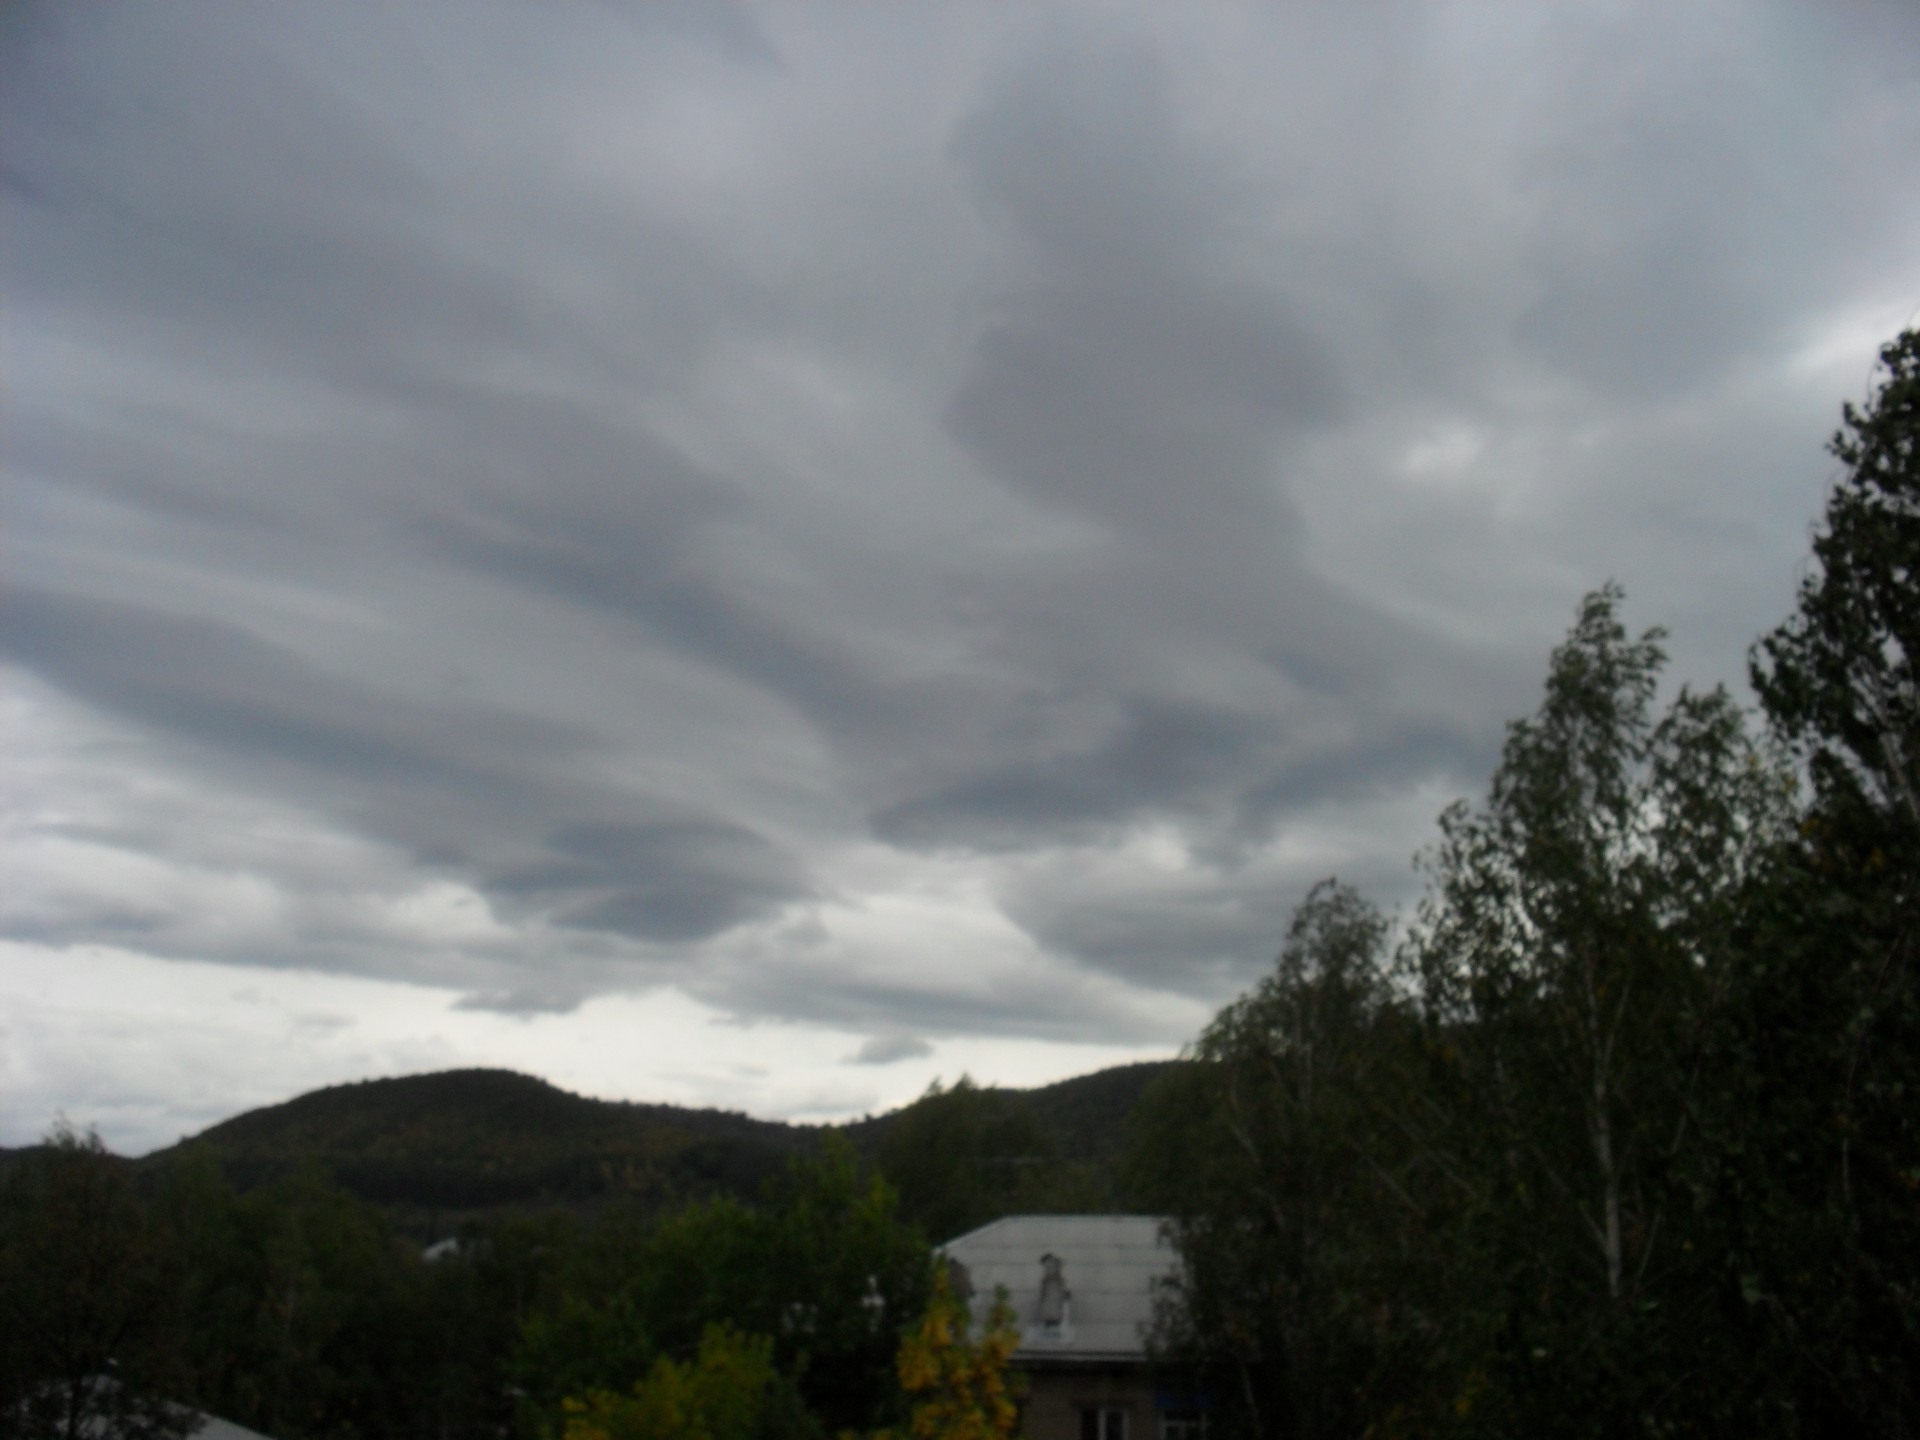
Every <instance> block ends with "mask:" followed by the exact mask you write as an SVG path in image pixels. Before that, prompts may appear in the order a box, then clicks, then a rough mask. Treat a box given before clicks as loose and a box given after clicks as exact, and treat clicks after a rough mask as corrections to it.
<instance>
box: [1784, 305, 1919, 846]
mask: <svg viewBox="0 0 1920 1440" xmlns="http://www.w3.org/2000/svg"><path fill="white" fill-rule="evenodd" d="M1880 363H1881V366H1882V368H1883V369H1884V370H1885V372H1886V377H1885V379H1884V380H1883V381H1882V382H1881V385H1880V388H1879V390H1878V391H1877V392H1876V393H1875V394H1874V396H1873V398H1872V399H1871V400H1869V401H1868V403H1867V406H1866V408H1865V409H1856V408H1855V407H1854V406H1853V405H1852V404H1851V403H1849V404H1847V405H1845V406H1843V407H1842V410H1841V420H1842V423H1841V428H1840V429H1839V430H1838V431H1836V432H1835V434H1834V436H1833V439H1832V441H1831V442H1830V445H1829V448H1830V449H1831V450H1832V452H1833V454H1834V455H1835V456H1836V457H1837V458H1838V459H1839V460H1840V462H1841V463H1842V464H1843V465H1845V466H1846V474H1845V476H1844V478H1842V479H1841V481H1840V482H1839V483H1838V484H1836V485H1835V486H1834V488H1833V491H1832V493H1831V494H1830V495H1829V497H1828V500H1827V513H1826V526H1825V529H1824V531H1823V532H1822V533H1820V534H1819V535H1817V536H1816V537H1815V538H1814V542H1813V553H1814V559H1815V562H1816V568H1815V569H1814V570H1813V571H1812V573H1810V574H1809V575H1808V576H1807V577H1806V578H1805V579H1804V580H1802V581H1801V584H1800V594H1799V603H1798V607H1797V610H1796V613H1795V614H1794V615H1793V616H1792V617H1791V618H1790V619H1789V620H1787V622H1786V623H1785V624H1783V625H1782V626H1780V628H1779V629H1777V630H1775V631H1774V632H1773V633H1772V634H1771V635H1768V636H1766V637H1765V638H1764V639H1763V640H1761V642H1760V643H1759V644H1758V645H1757V646H1756V647H1755V649H1754V654H1753V660H1752V676H1753V684H1754V688H1755V690H1757V691H1758V692H1759V694H1760V698H1761V702H1762V703H1763V704H1764V705H1765V707H1766V710H1767V714H1768V717H1769V718H1770V719H1771V720H1772V722H1773V724H1774V726H1775V728H1776V729H1777V730H1778V731H1779V733H1780V734H1781V735H1783V736H1784V737H1785V738H1786V739H1787V740H1789V741H1790V742H1791V743H1793V744H1794V745H1795V746H1796V747H1797V748H1798V749H1799V750H1800V752H1801V753H1802V754H1803V755H1804V756H1805V758H1806V760H1807V762H1808V767H1809V770H1810V772H1811V774H1812V777H1813V781H1814V786H1815V789H1816V792H1817V793H1818V794H1819V796H1820V797H1821V799H1822V801H1823V802H1824V803H1825V804H1826V806H1827V807H1828V808H1830V809H1838V810H1842V811H1853V812H1857V811H1860V810H1866V811H1869V812H1873V813H1877V814H1878V815H1879V816H1880V817H1881V818H1882V819H1883V820H1884V821H1885V822H1886V823H1887V824H1888V825H1889V826H1890V827H1891V828H1893V829H1895V830H1896V831H1904V832H1905V833H1906V834H1907V835H1908V836H1909V837H1911V835H1912V833H1913V832H1914V831H1916V830H1920V675H1916V670H1915V667H1916V664H1920V331H1915V330H1908V331H1906V332H1904V333H1903V334H1901V335H1900V336H1899V337H1898V338H1897V339H1895V340H1894V341H1892V342H1891V343H1890V344H1888V345H1887V346H1886V347H1885V348H1883V349H1882V350H1881V352H1880Z"/></svg>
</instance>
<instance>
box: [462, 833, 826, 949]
mask: <svg viewBox="0 0 1920 1440" xmlns="http://www.w3.org/2000/svg"><path fill="white" fill-rule="evenodd" d="M807 888H808V887H807V882H806V878H805V876H804V875H803V874H802V873H801V870H800V867H799V866H797V865H796V864H795V863H794V862H793V861H792V859H791V858H790V857H788V856H787V855H785V854H784V853H782V852H781V851H780V850H779V848H778V847H776V846H774V845H772V844H770V843H769V842H768V841H767V840H766V838H765V837H764V836H761V835H757V834H755V833H754V832H753V831H751V830H749V829H747V828H746V827H745V826H741V825H733V824H727V823H723V822H719V821H713V820H661V821H655V822H653V823H651V824H647V825H630V824H618V823H609V822H605V821H581V822H577V823H574V824H570V825H565V826H562V827H561V828H560V829H558V830H556V831H554V833H553V834H552V835H550V836H548V837H547V844H546V855H545V857H544V858H543V859H541V860H538V861H535V862H534V863H532V864H527V865H522V866H519V867H516V868H514V869H512V870H508V871H505V872H502V873H501V874H498V875H495V876H493V877H492V878H491V879H490V880H488V881H487V889H488V890H489V891H491V892H492V893H494V894H496V895H502V896H532V897H537V898H539V899H542V900H545V901H547V902H548V903H549V905H550V906H551V907H552V913H553V916H554V919H555V922H556V923H558V924H561V925H565V926H570V927H572V928H574V929H579V930H606V931H611V932H613V933H614V934H618V935H630V936H632V937H634V938H635V939H639V940H651V941H659V942H664V943H673V942H676V941H689V940H703V939H705V938H707V937H708V936H710V935H715V934H718V933H719V932H720V931H722V930H728V929H731V928H732V927H733V926H735V925H738V924H741V923H743V922H745V921H747V920H751V919H755V918H758V917H761V916H765V915H768V914H771V913H773V912H774V911H777V910H778V909H780V908H781V907H782V906H784V905H787V904H789V903H791V902H792V901H793V900H795V899H797V898H799V897H800V896H802V895H804V894H806V893H807Z"/></svg>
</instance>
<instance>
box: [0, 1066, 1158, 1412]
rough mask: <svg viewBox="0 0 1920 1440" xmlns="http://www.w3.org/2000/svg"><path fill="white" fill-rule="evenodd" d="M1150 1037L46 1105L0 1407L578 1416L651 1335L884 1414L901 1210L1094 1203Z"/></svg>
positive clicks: (15, 1196)
mask: <svg viewBox="0 0 1920 1440" xmlns="http://www.w3.org/2000/svg"><path fill="white" fill-rule="evenodd" d="M1166 1068H1167V1067H1165V1066H1137V1067H1124V1068H1122V1069H1120V1070H1116V1071H1109V1072H1103V1073H1102V1074H1101V1075H1098V1076H1088V1077H1085V1078H1084V1079H1081V1080H1077V1081H1068V1082H1064V1083H1063V1084H1060V1085H1056V1086H1049V1087H1046V1088H1045V1089H1042V1090H1039V1091H1032V1092H1020V1091H1002V1090H997V1089H992V1088H983V1087H980V1086H976V1085H974V1084H972V1083H971V1082H970V1081H968V1080H966V1079H965V1078H962V1079H961V1080H960V1081H959V1082H957V1083H956V1084H954V1085H951V1086H940V1085H936V1086H934V1087H933V1088H932V1089H931V1090H930V1091H929V1093H928V1094H927V1095H926V1096H924V1097H923V1098H922V1099H921V1100H919V1101H917V1102H916V1103H915V1104H913V1105H911V1106H909V1107H907V1108H906V1109H905V1110H902V1111H899V1112H896V1113H894V1114H892V1115H887V1116H881V1117H877V1118H875V1119H872V1120H869V1121H864V1122H859V1123H856V1124H854V1125H852V1126H849V1127H846V1131H847V1133H840V1132H837V1131H833V1130H827V1131H807V1130H801V1129H796V1128H793V1127H786V1126H778V1125H768V1124H763V1123H761V1122H752V1121H747V1120H745V1119H744V1117H730V1116H723V1115H714V1114H701V1113H699V1112H672V1111H668V1110H667V1109H666V1108H665V1107H658V1108H657V1109H655V1110H651V1111H648V1110H647V1107H623V1106H618V1105H612V1104H606V1103H604V1102H593V1101H586V1100H583V1099H581V1098H580V1097H577V1096H570V1095H567V1094H565V1093H564V1092H562V1091H558V1090H556V1089H555V1088H554V1087H552V1086H549V1085H546V1084H544V1083H542V1082H539V1081H536V1080H532V1079H530V1078H528V1077H525V1076H514V1075H508V1074H503V1073H501V1072H486V1071H470V1072H456V1073H452V1074H448V1075H442V1076H428V1077H419V1078H416V1079H412V1080H401V1081H383V1082H373V1083H369V1084H364V1085H354V1086H342V1087H337V1088H336V1089H333V1090H329V1091H323V1092H318V1093H316V1094H315V1095H311V1096H304V1097H302V1098H301V1099H299V1100H296V1101H293V1102H290V1103H288V1104H287V1105H284V1106H276V1107H273V1108H272V1109H271V1110H268V1111H260V1112H253V1113H251V1114H249V1115H247V1116H243V1117H240V1118H239V1119H238V1120H236V1121H231V1122H227V1123H226V1124H223V1125H220V1126H216V1127H214V1129H213V1130H212V1131H209V1132H208V1133H207V1135H206V1136H204V1137H202V1139H201V1141H200V1142H196V1143H191V1144H186V1145H182V1146H178V1147H175V1148H174V1149H172V1150H170V1151H167V1152H163V1153H162V1154H160V1155H158V1156H156V1157H152V1158H151V1159H150V1160H148V1161H141V1162H128V1161H124V1160H121V1159H119V1158H118V1157H116V1156H113V1155H111V1154H108V1153H107V1152H106V1151H105V1150H104V1148H103V1147H102V1146H101V1144H100V1141H99V1140H98V1138H97V1137H96V1136H93V1135H91V1134H82V1133H78V1132H75V1131H73V1130H71V1129H62V1130H59V1131H56V1132H55V1133H54V1134H53V1135H51V1136H50V1137H49V1138H48V1142H47V1143H46V1144H44V1145H41V1146H38V1147H34V1148H33V1149H30V1150H27V1151H23V1152H16V1153H15V1154H13V1155H12V1156H10V1157H7V1161H8V1163H7V1164H6V1166H5V1168H4V1172H3V1173H0V1434H20V1435H23V1436H34V1437H40V1436H47V1437H55V1436H57V1437H62V1440H77V1437H80V1436H86V1437H88V1440H100V1437H101V1435H102V1434H125V1435H140V1436H151V1437H154V1440H175V1437H177V1435H178V1433H179V1430H180V1428H181V1420H182V1418H183V1412H182V1411H181V1410H180V1409H179V1408H178V1407H179V1406H181V1405H188V1406H192V1407H195V1408H196V1409H199V1410H204V1411H207V1412H209V1413H212V1414H216V1415H220V1416H223V1417H225V1418H227V1419H230V1420H233V1421H236V1422H238V1423H240V1424H243V1425H246V1426H248V1427H249V1428H252V1429H256V1430H259V1431H261V1432H263V1433H265V1434H267V1435H270V1436H274V1437H276V1440H358V1437H367V1440H373V1437H394V1440H400V1437H444V1440H483V1437H500V1436H506V1435H516V1434H517V1435H525V1436H529V1437H541V1436H558V1435H561V1434H563V1433H570V1434H572V1435H575V1436H576V1437H582V1440H585V1437H592V1436H595V1435H597V1434H598V1433H599V1431H598V1430H595V1429H594V1428H592V1426H591V1424H590V1423H589V1422H588V1421H587V1420H584V1419H582V1418H580V1417H579V1416H577V1415H575V1416H572V1417H571V1418H572V1419H573V1425H574V1428H573V1430H572V1431H568V1424H569V1419H570V1412H569V1410H568V1408H567V1402H568V1401H569V1400H574V1401H578V1400H581V1399H583V1398H586V1397H591V1396H593V1395H594V1394H595V1393H596V1392H600V1393H613V1394H625V1393H627V1392H630V1391H631V1390H632V1388H633V1386H634V1384H635V1382H636V1381H641V1380H643V1379H645V1378H646V1377H648V1376H649V1375H650V1374H654V1373H655V1372H656V1371H657V1369H658V1367H660V1366H661V1365H662V1363H663V1362H665V1363H666V1364H667V1366H668V1367H669V1369H672V1367H675V1366H678V1367H682V1369H683V1370H684V1371H685V1373H687V1374H692V1375H694V1376H696V1377H697V1376H698V1375H699V1374H700V1373H701V1372H700V1371H699V1369H698V1367H699V1366H700V1365H703V1364H704V1365H709V1366H711V1367H712V1368H713V1371H714V1375H715V1376H717V1383H718V1384H719V1385H720V1386H721V1387H722V1388H725V1387H726V1386H735V1385H738V1384H741V1383H749V1382H751V1383H754V1384H756V1385H760V1386H762V1388H764V1390H765V1392H766V1393H765V1394H763V1395H761V1396H760V1397H759V1399H758V1400H757V1401H756V1402H755V1405H754V1407H753V1409H752V1416H753V1418H752V1421H751V1424H749V1425H748V1426H747V1428H746V1429H745V1430H744V1431H742V1432H740V1433H741V1434H742V1436H743V1437H744V1435H746V1434H753V1435H762V1436H766V1437H769V1440H775V1437H782V1436H796V1437H811V1436H819V1437H824V1436H828V1435H837V1434H839V1433H841V1432H842V1431H844V1430H847V1429H856V1430H862V1431H868V1430H872V1429H873V1428H875V1427H878V1426H882V1425H889V1424H898V1423H899V1422H901V1421H902V1420H903V1419H904V1418H905V1416H906V1411H907V1397H905V1396H904V1395H903V1394H902V1392H901V1387H900V1383H899V1377H898V1375H897V1373H896V1359H897V1356H898V1352H899V1350H900V1346H901V1343H902V1341H903V1340H904V1339H905V1337H906V1336H907V1334H908V1333H909V1332H910V1331H911V1330H912V1329H913V1327H914V1326H915V1325H916V1323H917V1322H919V1320H920V1319H921V1317H922V1315H923V1313H924V1312H925V1310H926V1306H927V1303H928V1295H929V1289H928V1287H929V1284H930V1279H931V1275H932V1258H933V1257H932V1239H930V1237H935V1238H939V1239H945V1238H948V1237H950V1236H951V1235H953V1234H956V1233H959V1232H960V1231H962V1230H965V1229H968V1228H971V1227H972V1226H974V1225H978V1224H981V1223H983V1222H985V1221H987V1220H990V1219H993V1218H996V1217H998V1216H1000V1215H1002V1214H1006V1213H1009V1212H1011V1211H1018V1210H1055V1211H1059V1210H1074V1209H1114V1208H1124V1207H1125V1206H1126V1205H1127V1204H1128V1203H1129V1197H1127V1196H1126V1195H1124V1194H1123V1193H1121V1192H1120V1191H1119V1190H1118V1189H1117V1188H1116V1186H1117V1180H1116V1174H1117V1170H1118V1166H1117V1164H1116V1160H1117V1156H1118V1154H1119V1152H1120V1149H1121V1147H1122V1143H1123V1134H1124V1122H1125V1116H1126V1114H1127V1113H1128V1112H1129V1111H1130V1110H1131V1108H1132V1106H1133V1103H1134V1101H1135V1099H1136V1098H1137V1097H1138V1095H1139V1093H1140V1091H1141V1089H1142V1088H1143V1087H1144V1086H1145V1085H1146V1084H1147V1083H1148V1081H1149V1079H1150V1078H1151V1077H1153V1076H1155V1075H1157V1074H1159V1073H1161V1072H1162V1071H1163V1070H1164V1069H1166ZM643 1111H645V1112H646V1113H641V1112H643ZM636 1126H638V1127H639V1128H637V1129H636ZM569 1154H574V1155H577V1156H578V1157H584V1158H582V1159H581V1163H573V1162H572V1161H570V1160H568V1158H567V1157H568V1155H569ZM302 1157H304V1163H302ZM588 1159H590V1160H591V1161H592V1163H590V1164H589V1163H586V1161H587V1160H588ZM348 1185H352V1186H353V1187H354V1189H349V1188H347V1187H348ZM356 1190H357V1191H358V1192H359V1193H355V1191H356ZM501 1195H504V1196H505V1197H507V1198H508V1199H509V1200H512V1201H517V1202H519V1203H509V1204H494V1205H491V1206H489V1205H487V1204H485V1203H484V1202H486V1201H488V1200H489V1199H493V1198H497V1197H499V1196H501ZM376 1202H379V1203H376ZM436 1206H446V1207H448V1208H447V1209H444V1210H440V1211H439V1212H438V1213H439V1214H440V1216H441V1219H442V1220H443V1221H450V1224H448V1225H436V1222H434V1220H433V1219H432V1218H431V1217H432V1216H433V1215H434V1214H435V1213H436ZM449 1228H450V1229H451V1230H452V1232H453V1233H451V1234H448V1233H446V1232H447V1230H448V1229H449ZM436 1236H440V1237H443V1239H444V1241H445V1242H446V1243H437V1244H434V1245H431V1246H429V1245H427V1244H424V1243H423V1241H425V1240H428V1239H430V1238H433V1237H436ZM755 1347H762V1348H761V1349H756V1348H755ZM675 1373H676V1374H678V1373H679V1372H675ZM742 1376H745V1377H747V1379H746V1380H743V1379H742V1378H741V1377H742ZM103 1377H112V1379H113V1382H114V1383H112V1384H105V1385H103V1384H102V1383H101V1382H102V1378H103ZM669 1378H670V1379H671V1378H673V1377H672V1376H670V1377H669ZM687 1383H688V1384H690V1385H694V1386H696V1388H697V1383H698V1382H697V1378H696V1380H694V1381H689V1382H687ZM668 1388H671V1387H668ZM95 1427H104V1429H101V1428H95ZM670 1428H671V1427H670ZM635 1433H636V1434H646V1433H652V1432H651V1431H647V1430H645V1429H644V1427H643V1428H642V1429H641V1430H639V1431H636V1432H635ZM730 1433H731V1432H730ZM716 1440H717V1437H716Z"/></svg>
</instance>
